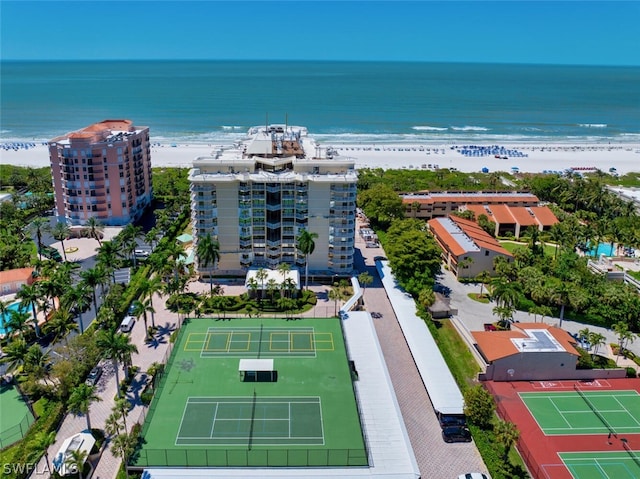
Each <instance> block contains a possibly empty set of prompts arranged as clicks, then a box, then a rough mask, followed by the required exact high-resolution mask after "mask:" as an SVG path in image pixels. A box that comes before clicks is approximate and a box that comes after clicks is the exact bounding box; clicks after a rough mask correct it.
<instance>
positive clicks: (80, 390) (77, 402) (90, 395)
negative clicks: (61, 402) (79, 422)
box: [67, 383, 102, 431]
mask: <svg viewBox="0 0 640 479" xmlns="http://www.w3.org/2000/svg"><path fill="white" fill-rule="evenodd" d="M98 401H102V398H101V397H100V396H98V395H97V394H96V388H95V386H89V385H87V384H85V383H81V384H80V385H78V386H76V388H75V389H74V390H73V391H72V392H71V395H70V396H69V400H68V403H67V407H68V408H69V412H70V413H71V414H73V415H74V416H80V415H82V414H84V415H85V416H86V418H87V429H88V430H89V431H91V418H90V416H89V408H90V406H91V404H92V403H94V402H98Z"/></svg>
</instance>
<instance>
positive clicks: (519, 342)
mask: <svg viewBox="0 0 640 479" xmlns="http://www.w3.org/2000/svg"><path fill="white" fill-rule="evenodd" d="M471 335H472V336H473V338H474V340H475V342H476V348H477V350H478V351H479V353H480V355H481V356H482V357H483V359H484V360H485V361H486V363H487V368H486V373H484V374H482V375H481V379H483V380H493V381H553V380H562V379H566V380H571V379H574V380H575V379H596V378H605V377H608V378H614V377H624V374H625V370H624V369H619V370H613V369H603V370H598V369H594V370H585V369H576V366H577V363H578V358H579V357H580V353H578V351H577V350H576V348H575V345H576V341H575V340H574V339H573V338H572V337H571V336H570V335H569V333H567V332H566V331H565V330H563V329H561V328H558V327H555V326H551V325H549V324H544V323H512V324H511V330H510V331H472V332H471Z"/></svg>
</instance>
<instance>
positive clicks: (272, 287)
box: [267, 278, 278, 304]
mask: <svg viewBox="0 0 640 479" xmlns="http://www.w3.org/2000/svg"><path fill="white" fill-rule="evenodd" d="M277 290H278V282H277V281H276V280H275V279H274V278H271V279H270V280H269V281H267V291H268V292H269V302H270V303H271V304H273V302H274V295H275V292H276V291H277Z"/></svg>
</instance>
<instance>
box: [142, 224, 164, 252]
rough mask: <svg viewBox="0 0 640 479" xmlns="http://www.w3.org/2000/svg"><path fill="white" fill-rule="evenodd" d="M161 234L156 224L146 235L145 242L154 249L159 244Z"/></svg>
mask: <svg viewBox="0 0 640 479" xmlns="http://www.w3.org/2000/svg"><path fill="white" fill-rule="evenodd" d="M159 236H160V230H159V229H158V228H157V227H156V226H154V227H153V228H151V229H150V230H149V231H148V232H147V234H146V235H145V236H144V240H145V242H147V243H149V244H150V245H151V249H154V248H155V247H156V246H157V244H158V237H159Z"/></svg>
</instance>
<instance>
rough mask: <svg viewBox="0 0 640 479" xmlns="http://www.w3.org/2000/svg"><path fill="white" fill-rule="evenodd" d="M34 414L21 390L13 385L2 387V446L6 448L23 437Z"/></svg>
mask: <svg viewBox="0 0 640 479" xmlns="http://www.w3.org/2000/svg"><path fill="white" fill-rule="evenodd" d="M31 424H33V415H32V414H31V412H30V411H29V408H28V407H27V405H26V404H25V402H24V401H23V400H22V397H21V396H20V392H19V391H18V389H17V388H16V387H15V386H13V385H2V386H1V387H0V447H2V448H5V447H7V446H8V445H10V444H13V443H14V442H16V441H18V440H20V439H22V437H23V436H24V435H25V434H26V433H27V430H28V429H29V426H30V425H31Z"/></svg>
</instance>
